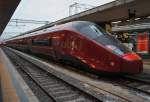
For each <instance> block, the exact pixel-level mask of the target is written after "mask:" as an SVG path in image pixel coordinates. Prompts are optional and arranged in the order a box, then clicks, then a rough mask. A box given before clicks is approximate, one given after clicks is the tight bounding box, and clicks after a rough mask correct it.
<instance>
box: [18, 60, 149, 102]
mask: <svg viewBox="0 0 150 102" xmlns="http://www.w3.org/2000/svg"><path fill="white" fill-rule="evenodd" d="M21 59H22V58H21ZM23 60H25V59H23ZM18 61H20V60H18ZM25 62H28V61H25ZM28 63H29V62H28ZM23 64H24V63H23ZM30 64H31V63H30ZM31 65H32V66H35V65H33V64H31ZM20 66H22V65H20ZM32 66H31V67H30V68H27V69H28V70H27V69H26V70H23V71H24V72H25V73H27V74H28V75H29V76H31V77H32V76H33V75H34V73H35V72H34V71H35V69H37V68H35V69H34V70H33V69H31V68H32ZM25 67H26V65H25ZM35 67H38V66H35ZM24 69H25V68H24ZM39 69H40V70H43V69H41V68H38V70H39ZM69 69H70V68H69ZM71 70H72V69H71ZM43 71H44V70H43ZM39 72H40V73H41V71H39ZM77 72H78V73H81V74H84V72H82V71H77ZM45 73H48V72H47V71H46V72H45ZM31 74H33V75H31ZM43 74H44V73H41V74H36V73H35V77H33V78H32V79H33V80H34V81H35V82H36V80H37V78H36V75H38V76H39V78H40V76H41V75H43ZM44 75H47V74H44ZM85 75H86V76H88V77H93V79H99V80H102V81H106V82H110V83H112V84H115V85H117V86H121V87H122V86H124V87H126V88H127V89H128V90H133V91H135V92H137V94H138V93H142V94H143V93H144V97H145V94H146V96H149V91H148V90H149V89H148V87H149V84H148V83H146V84H145V83H143V84H142V83H141V82H139V81H137V80H133V79H131V76H130V78H128V77H129V76H128V77H127V76H126V77H121V78H120V79H119V78H106V77H104V78H103V77H100V76H99V77H97V76H94V75H90V74H85ZM41 79H42V80H44V79H46V78H44V79H43V78H41ZM61 80H62V79H61ZM114 80H115V81H114ZM62 81H63V80H62ZM46 82H50V81H47V80H46ZM36 83H37V84H40V83H39V82H36ZM65 83H67V82H65ZM45 85H48V83H45ZM89 85H90V84H89ZM91 86H93V87H95V88H97V89H99V87H97V86H94V85H91ZM40 87H41V88H42V87H43V85H40ZM73 87H74V86H73ZM144 87H147V89H146V88H144ZM54 89H55V88H54ZM56 89H57V88H56ZM60 89H61V88H60ZM43 90H45V89H43ZM58 90H59V87H58ZM79 90H80V89H79ZM101 90H103V89H101ZM103 91H105V90H103ZM107 92H108V91H107ZM108 93H110V94H111V92H108ZM86 94H87V93H86ZM93 95H94V94H93ZM112 95H116V94H113V93H112ZM85 96H86V95H85ZM85 96H84V95H83V97H84V98H85ZM116 96H117V97H120V99H122V100H124V101H126V102H131V99H127V98H125V97H123V96H121V95H116ZM86 97H89V96H86ZM90 97H91V96H90ZM92 97H93V96H92ZM94 98H95V97H94ZM90 99H91V98H89V99H88V100H90ZM108 100H109V101H110V100H113V101H115V102H117V101H116V100H118V99H116V100H115V99H112V98H110V99H109V98H108V97H105V96H103V97H101V96H100V97H99V98H98V100H97V97H96V101H95V100H94V102H97V101H108ZM122 100H121V102H122ZM118 101H119V102H120V100H118ZM60 102H62V101H60ZM85 102H88V101H85ZM90 102H93V99H92V101H91V100H90Z"/></svg>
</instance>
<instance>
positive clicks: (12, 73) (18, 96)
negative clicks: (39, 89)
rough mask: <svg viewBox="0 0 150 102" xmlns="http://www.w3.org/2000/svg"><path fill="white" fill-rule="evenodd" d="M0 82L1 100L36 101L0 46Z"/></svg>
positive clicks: (8, 101)
mask: <svg viewBox="0 0 150 102" xmlns="http://www.w3.org/2000/svg"><path fill="white" fill-rule="evenodd" d="M0 84H1V85H0V86H1V94H2V95H1V96H2V97H1V98H2V101H3V102H38V99H37V98H36V96H34V94H33V93H32V91H31V90H30V88H29V87H28V86H27V85H26V83H25V82H24V80H23V79H22V77H21V76H20V75H19V73H18V72H17V71H16V70H15V67H14V66H13V65H12V63H11V62H10V60H9V59H8V58H7V56H6V55H5V54H4V52H3V51H2V49H1V48H0Z"/></svg>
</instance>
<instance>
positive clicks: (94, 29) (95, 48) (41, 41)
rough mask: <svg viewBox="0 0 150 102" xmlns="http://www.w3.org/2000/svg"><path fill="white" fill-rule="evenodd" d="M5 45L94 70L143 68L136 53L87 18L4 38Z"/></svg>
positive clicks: (128, 70)
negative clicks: (7, 38)
mask: <svg viewBox="0 0 150 102" xmlns="http://www.w3.org/2000/svg"><path fill="white" fill-rule="evenodd" d="M7 45H8V46H11V47H14V48H17V49H19V50H26V51H30V52H32V53H38V54H44V55H48V56H50V57H52V58H53V59H55V60H57V61H68V62H71V63H73V64H78V65H85V66H87V67H88V69H90V70H94V71H95V72H107V73H126V74H139V73H141V72H142V70H143V63H142V60H141V58H140V57H139V56H138V55H137V54H135V53H133V52H132V51H130V50H129V49H128V48H127V47H125V46H124V45H123V44H122V43H121V42H120V41H118V40H117V39H115V38H114V37H113V36H111V35H110V34H108V33H106V32H105V31H104V30H103V29H102V28H101V27H99V26H98V25H97V24H94V23H92V22H88V21H74V22H70V23H66V24H62V25H58V26H54V27H51V28H47V29H44V30H39V31H36V32H32V33H29V34H26V35H22V36H18V37H15V38H12V39H10V40H8V41H7ZM81 68H83V67H81Z"/></svg>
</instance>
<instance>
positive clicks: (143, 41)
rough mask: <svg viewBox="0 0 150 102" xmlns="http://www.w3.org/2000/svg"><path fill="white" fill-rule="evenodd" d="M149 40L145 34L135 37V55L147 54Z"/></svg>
mask: <svg viewBox="0 0 150 102" xmlns="http://www.w3.org/2000/svg"><path fill="white" fill-rule="evenodd" d="M149 40H150V39H149V34H148V33H147V32H144V33H143V34H142V33H141V34H138V35H137V53H144V54H148V52H149Z"/></svg>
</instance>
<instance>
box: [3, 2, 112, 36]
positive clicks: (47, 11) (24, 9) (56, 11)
mask: <svg viewBox="0 0 150 102" xmlns="http://www.w3.org/2000/svg"><path fill="white" fill-rule="evenodd" d="M111 1H114V0H21V2H20V5H19V6H18V8H17V9H16V11H15V13H14V15H13V17H12V18H13V19H16V18H17V19H29V20H42V21H51V22H53V21H56V20H59V19H62V18H65V17H67V16H69V5H71V4H73V3H74V2H78V3H82V4H89V5H93V6H99V5H102V4H105V3H108V2H111ZM38 26H41V25H32V24H30V25H28V26H25V27H17V28H14V27H10V26H7V27H6V29H5V30H4V33H5V32H22V31H27V30H31V29H33V28H36V27H38ZM14 35H16V34H14ZM10 36H13V35H9V34H4V35H2V37H3V38H8V37H10Z"/></svg>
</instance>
